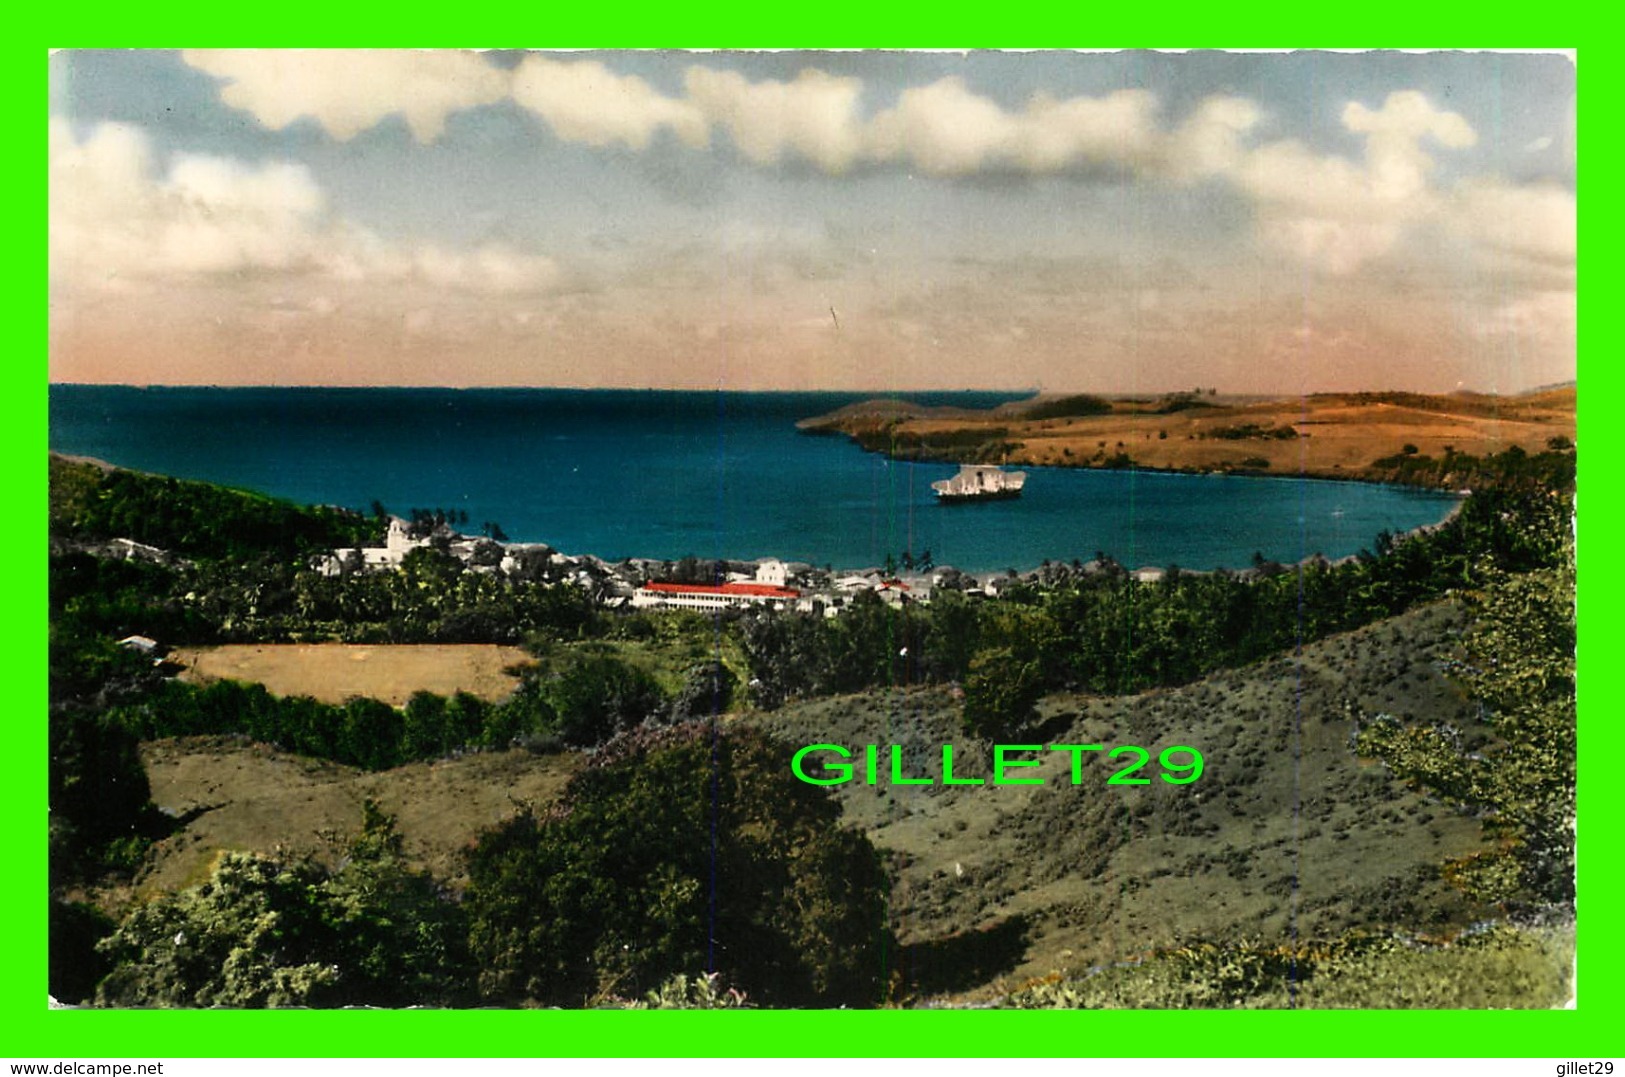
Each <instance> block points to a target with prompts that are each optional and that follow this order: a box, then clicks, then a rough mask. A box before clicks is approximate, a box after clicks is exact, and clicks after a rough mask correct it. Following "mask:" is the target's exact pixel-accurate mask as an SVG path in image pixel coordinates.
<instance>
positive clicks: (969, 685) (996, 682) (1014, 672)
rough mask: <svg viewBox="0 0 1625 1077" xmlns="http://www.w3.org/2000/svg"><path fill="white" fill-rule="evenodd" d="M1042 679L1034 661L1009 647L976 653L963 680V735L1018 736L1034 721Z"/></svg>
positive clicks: (1040, 696)
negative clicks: (1017, 734) (1017, 733)
mask: <svg viewBox="0 0 1625 1077" xmlns="http://www.w3.org/2000/svg"><path fill="white" fill-rule="evenodd" d="M1043 695H1044V677H1043V673H1042V671H1041V670H1040V669H1039V664H1038V661H1037V660H1036V658H1031V657H1022V656H1021V655H1018V654H1017V652H1016V651H1015V650H1013V649H1012V648H1009V647H999V648H996V649H992V650H984V651H981V652H979V653H978V654H977V655H976V656H975V657H974V658H972V659H971V663H970V675H969V676H967V677H966V678H965V705H964V711H963V715H962V717H963V721H964V723H965V731H966V732H968V733H970V734H971V735H972V736H976V737H983V738H986V739H988V740H992V739H995V738H998V737H1001V736H1004V735H1006V734H1010V733H1015V732H1019V731H1020V730H1021V729H1022V728H1023V727H1025V726H1027V725H1028V724H1030V723H1031V722H1032V720H1033V719H1034V718H1035V717H1036V713H1037V712H1036V710H1035V708H1036V707H1037V705H1038V701H1039V699H1041V698H1042V697H1043Z"/></svg>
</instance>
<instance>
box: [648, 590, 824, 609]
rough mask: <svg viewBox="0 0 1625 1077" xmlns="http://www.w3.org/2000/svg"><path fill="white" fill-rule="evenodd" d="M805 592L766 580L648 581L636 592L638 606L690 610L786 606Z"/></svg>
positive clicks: (780, 607)
mask: <svg viewBox="0 0 1625 1077" xmlns="http://www.w3.org/2000/svg"><path fill="white" fill-rule="evenodd" d="M800 597H801V592H800V591H797V590H796V589H795V588H793V587H775V586H772V585H771V584H765V583H724V584H716V585H711V586H707V585H705V584H694V583H646V584H644V585H643V586H642V587H639V588H638V589H637V590H636V591H634V592H633V593H632V607H633V608H634V609H649V608H651V607H654V606H671V607H676V608H678V609H687V610H725V609H735V608H738V607H741V606H772V607H775V608H779V609H782V608H784V607H786V606H789V605H791V604H793V603H795V602H796V600H797V599H799V598H800Z"/></svg>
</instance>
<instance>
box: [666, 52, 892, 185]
mask: <svg viewBox="0 0 1625 1077" xmlns="http://www.w3.org/2000/svg"><path fill="white" fill-rule="evenodd" d="M684 87H685V89H686V90H687V92H688V97H689V100H690V101H691V102H692V103H693V105H694V106H695V107H696V108H697V109H698V110H699V111H700V112H701V114H703V115H704V117H705V119H706V121H707V122H709V123H711V124H715V125H717V126H720V127H723V128H725V129H726V130H727V131H728V133H729V135H731V136H732V138H733V141H734V145H735V146H737V147H738V148H739V152H740V153H741V154H743V155H744V157H745V159H746V160H748V161H750V162H751V163H753V164H758V165H771V164H777V163H778V162H779V161H780V160H781V159H782V158H783V157H784V156H785V154H786V153H788V152H792V151H793V152H795V153H796V154H799V155H800V156H802V157H804V158H806V159H807V160H809V161H812V162H813V163H814V164H816V165H817V166H818V167H820V168H822V169H824V170H825V171H826V172H842V171H845V170H846V169H847V168H848V167H849V166H850V165H851V164H852V162H853V160H854V159H855V158H856V157H857V156H858V153H859V151H860V149H861V148H862V143H863V129H862V124H861V121H860V120H859V117H858V103H859V99H860V98H861V96H862V94H863V83H862V81H861V80H860V79H855V78H838V77H836V76H834V75H828V74H825V73H824V72H822V71H817V70H813V69H810V68H809V69H808V70H805V71H803V72H801V74H800V75H798V76H797V77H796V79H795V81H794V82H777V81H773V80H766V81H763V82H750V81H749V80H747V79H746V78H745V77H744V76H743V75H740V74H738V73H737V72H733V71H715V70H712V69H711V68H707V67H700V66H694V67H690V68H689V69H688V71H687V73H686V74H685V76H684Z"/></svg>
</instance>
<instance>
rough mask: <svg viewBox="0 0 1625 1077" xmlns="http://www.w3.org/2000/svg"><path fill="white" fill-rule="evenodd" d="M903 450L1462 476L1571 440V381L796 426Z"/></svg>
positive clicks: (897, 405) (949, 411) (964, 458)
mask: <svg viewBox="0 0 1625 1077" xmlns="http://www.w3.org/2000/svg"><path fill="white" fill-rule="evenodd" d="M797 425H798V426H799V428H800V429H801V430H802V431H803V432H806V433H809V434H845V435H847V436H849V437H851V438H852V439H853V440H855V441H856V442H857V443H858V444H859V445H861V446H863V447H864V448H865V449H868V450H870V451H873V452H882V453H886V454H887V455H889V456H892V457H895V458H898V459H908V460H942V461H954V462H972V463H1009V464H1013V465H1014V464H1026V465H1035V466H1041V467H1095V468H1128V467H1134V468H1147V469H1155V470H1164V471H1234V472H1253V473H1264V474H1293V475H1309V476H1314V477H1318V478H1335V479H1359V480H1363V481H1369V482H1407V483H1414V484H1417V485H1425V486H1437V487H1444V488H1459V487H1462V486H1467V485H1470V484H1471V482H1472V479H1473V475H1472V473H1471V465H1470V461H1471V460H1472V459H1473V458H1481V457H1484V456H1488V455H1490V454H1492V453H1496V452H1504V451H1506V450H1507V449H1510V448H1513V447H1517V448H1519V449H1522V450H1523V451H1525V452H1531V453H1533V452H1540V451H1543V450H1545V449H1548V448H1559V447H1567V446H1568V445H1571V444H1573V440H1574V431H1575V389H1574V387H1573V386H1572V385H1570V386H1564V387H1556V388H1548V389H1541V390H1536V391H1534V392H1529V393H1523V394H1520V395H1516V396H1496V395H1489V394H1482V393H1451V394H1449V395H1430V394H1425V393H1409V392H1370V393H1314V394H1311V395H1308V396H1294V397H1278V398H1267V397H1241V396H1225V395H1219V394H1217V393H1214V392H1212V391H1210V390H1192V391H1188V392H1180V393H1171V394H1167V395H1163V396H1156V397H1151V396H1139V397H1126V396H1115V397H1109V396H1095V395H1085V394H1077V395H1070V396H1062V395H1040V396H1037V397H1034V398H1032V399H1029V400H1022V401H1017V402H1014V403H1010V404H1004V405H1001V406H999V407H996V408H992V409H989V410H985V411H977V410H971V409H966V408H929V407H921V406H917V405H914V404H909V403H906V402H903V401H898V400H890V399H877V400H869V401H864V402H861V403H858V404H852V405H849V406H848V407H844V408H841V409H840V410H838V411H834V412H831V413H829V414H827V415H821V416H817V417H815V418H810V419H805V420H802V421H801V422H800V423H799V424H797Z"/></svg>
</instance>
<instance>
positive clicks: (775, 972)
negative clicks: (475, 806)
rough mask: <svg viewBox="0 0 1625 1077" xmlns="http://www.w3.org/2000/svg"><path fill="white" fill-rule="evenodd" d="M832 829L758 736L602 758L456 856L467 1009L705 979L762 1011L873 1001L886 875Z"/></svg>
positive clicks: (780, 750)
mask: <svg viewBox="0 0 1625 1077" xmlns="http://www.w3.org/2000/svg"><path fill="white" fill-rule="evenodd" d="M838 814H839V809H838V808H837V807H836V805H835V804H834V802H833V801H832V800H831V799H830V797H829V796H828V794H827V793H826V791H825V790H823V789H819V788H816V787H814V786H811V785H808V784H806V783H804V782H801V781H798V780H796V779H795V778H794V777H793V776H792V775H791V773H790V769H789V750H788V749H787V748H785V747H783V746H782V745H779V744H776V743H774V742H772V741H769V740H768V739H767V738H766V737H764V736H763V735H761V734H760V733H755V732H751V731H748V730H740V729H735V730H731V731H729V732H727V733H725V734H724V733H718V732H715V731H713V730H711V729H708V728H707V727H705V726H701V725H694V724H691V725H687V726H682V727H675V728H673V729H672V730H669V731H665V732H660V733H644V734H641V735H639V736H637V737H634V738H627V739H623V740H622V741H618V742H615V744H614V750H612V751H606V752H603V753H600V754H599V755H598V756H597V757H595V759H594V760H593V763H592V765H590V766H589V767H588V768H587V769H585V770H583V771H582V772H580V773H579V774H577V775H576V777H575V778H573V779H572V780H571V782H570V786H569V788H568V789H567V790H566V793H565V796H564V799H563V802H562V803H561V804H560V805H559V806H558V808H556V809H555V810H554V811H552V812H550V813H548V814H547V815H546V816H539V815H537V814H536V813H534V812H523V813H521V814H519V815H518V816H516V817H514V818H513V819H512V820H510V821H509V822H507V823H504V824H502V825H501V826H499V827H497V828H496V829H495V830H493V831H491V832H489V833H487V834H486V835H484V836H483V837H482V838H481V839H480V842H479V844H478V846H477V847H476V848H475V850H474V851H473V853H472V854H471V858H470V866H469V876H470V882H469V886H468V891H467V894H466V896H465V899H464V906H465V907H466V909H467V910H468V917H469V923H470V939H471V945H472V948H473V952H474V955H475V957H476V959H477V960H478V962H479V965H480V968H481V973H480V986H481V990H482V993H484V994H485V995H486V996H487V997H492V998H496V999H500V1000H504V1001H507V1002H524V1001H539V1002H546V1003H552V1004H556V1005H569V1006H576V1005H581V1004H583V1003H591V1002H593V1001H594V1000H597V999H600V998H602V997H604V996H606V995H611V994H615V995H629V994H630V995H637V994H641V993H643V992H645V991H648V990H651V989H653V988H655V987H657V986H658V985H659V984H660V982H661V981H663V980H665V979H666V978H668V977H669V976H670V975H672V974H673V973H674V972H690V973H692V972H697V971H700V970H706V969H710V970H714V971H718V972H720V973H721V974H722V976H723V979H724V980H725V981H726V982H727V983H728V984H730V985H733V986H735V987H738V988H740V989H742V990H744V991H745V992H746V993H747V994H749V995H750V997H751V998H752V999H754V1000H758V1001H760V1002H763V1003H766V1004H769V1005H778V1006H815V1005H816V1006H830V1005H846V1006H866V1005H873V1004H875V1003H877V1002H879V1001H881V1000H882V998H883V997H884V994H885V990H886V986H887V982H886V978H885V975H884V971H883V961H884V957H885V954H886V952H887V948H888V940H889V933H888V930H887V927H886V893H887V881H886V875H885V871H884V870H883V868H882V865H881V862H880V857H879V855H878V854H877V853H876V852H875V850H874V848H873V847H872V846H871V845H870V844H869V841H868V839H867V838H865V837H864V836H863V835H862V834H861V833H859V832H857V831H854V830H844V829H841V828H840V827H839V826H837V817H838Z"/></svg>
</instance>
